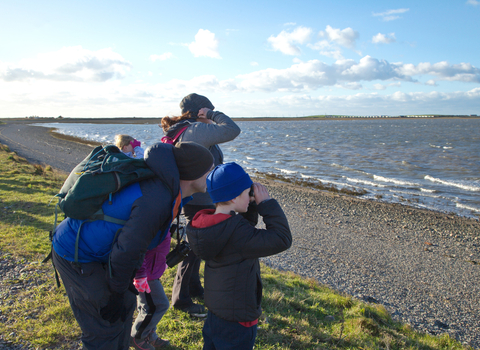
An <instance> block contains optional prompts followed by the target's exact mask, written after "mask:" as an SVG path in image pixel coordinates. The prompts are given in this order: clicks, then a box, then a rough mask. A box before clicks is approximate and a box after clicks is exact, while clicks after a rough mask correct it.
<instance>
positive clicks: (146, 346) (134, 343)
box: [130, 337, 156, 350]
mask: <svg viewBox="0 0 480 350" xmlns="http://www.w3.org/2000/svg"><path fill="white" fill-rule="evenodd" d="M130 346H131V347H134V348H135V349H137V350H155V349H156V348H155V347H154V346H153V345H151V344H150V343H149V342H148V339H146V338H145V339H135V338H133V337H130Z"/></svg>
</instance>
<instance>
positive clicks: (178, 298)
mask: <svg viewBox="0 0 480 350" xmlns="http://www.w3.org/2000/svg"><path fill="white" fill-rule="evenodd" d="M202 209H215V206H213V205H188V204H187V205H185V206H184V207H183V213H184V214H185V218H186V219H187V223H188V222H190V221H192V219H193V217H194V216H195V214H196V213H197V212H199V211H200V210H202ZM201 262H202V260H201V259H200V258H198V257H197V256H196V255H195V253H194V252H190V253H189V254H188V256H187V257H186V258H185V260H183V261H182V262H181V263H180V264H178V267H177V275H176V276H175V281H174V282H173V290H172V304H173V307H174V308H177V309H184V308H186V307H189V306H191V305H193V301H192V297H196V296H199V295H203V287H202V284H201V283H200V276H199V272H198V271H199V269H200V263H201Z"/></svg>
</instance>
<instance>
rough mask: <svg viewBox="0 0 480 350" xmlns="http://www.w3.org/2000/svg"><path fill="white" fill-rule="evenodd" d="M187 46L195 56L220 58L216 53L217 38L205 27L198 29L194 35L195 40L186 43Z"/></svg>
mask: <svg viewBox="0 0 480 350" xmlns="http://www.w3.org/2000/svg"><path fill="white" fill-rule="evenodd" d="M188 48H189V49H190V51H191V52H192V53H193V55H194V56H195V57H202V56H205V57H211V58H221V57H220V54H219V53H218V40H217V39H216V38H215V33H212V32H211V31H209V30H207V29H199V31H198V32H197V34H196V35H195V41H194V42H192V43H190V44H188Z"/></svg>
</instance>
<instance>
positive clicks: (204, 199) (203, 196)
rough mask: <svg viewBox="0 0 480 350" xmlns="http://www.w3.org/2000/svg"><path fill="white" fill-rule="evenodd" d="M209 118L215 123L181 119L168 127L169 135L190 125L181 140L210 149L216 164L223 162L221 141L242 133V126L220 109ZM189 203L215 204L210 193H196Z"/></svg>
mask: <svg viewBox="0 0 480 350" xmlns="http://www.w3.org/2000/svg"><path fill="white" fill-rule="evenodd" d="M207 118H208V119H211V120H213V121H214V124H205V123H201V122H198V121H197V120H196V119H188V120H185V121H181V122H179V123H177V124H175V125H173V126H172V127H170V129H168V131H167V133H166V134H167V136H170V137H173V136H175V135H176V134H177V133H178V131H180V129H181V128H183V127H184V126H187V125H188V129H187V130H185V132H184V133H183V134H182V135H181V136H180V138H179V141H180V142H182V141H191V142H196V143H198V144H200V145H202V146H204V147H206V148H208V149H209V150H210V152H211V153H212V155H213V159H214V161H215V166H217V165H218V164H222V163H223V153H222V150H221V149H220V147H219V146H218V144H219V143H224V142H228V141H231V140H233V139H234V138H235V137H237V136H238V135H239V134H240V128H239V127H238V125H237V124H235V122H234V121H233V120H232V119H230V117H228V116H226V115H225V114H223V113H222V112H219V111H209V112H208V113H207ZM188 205H213V202H212V199H211V198H210V196H209V194H208V193H196V194H194V195H193V199H192V200H191V201H190V202H188Z"/></svg>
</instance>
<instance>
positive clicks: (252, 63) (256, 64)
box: [250, 62, 258, 67]
mask: <svg viewBox="0 0 480 350" xmlns="http://www.w3.org/2000/svg"><path fill="white" fill-rule="evenodd" d="M250 65H251V66H254V67H256V66H258V62H250Z"/></svg>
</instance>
